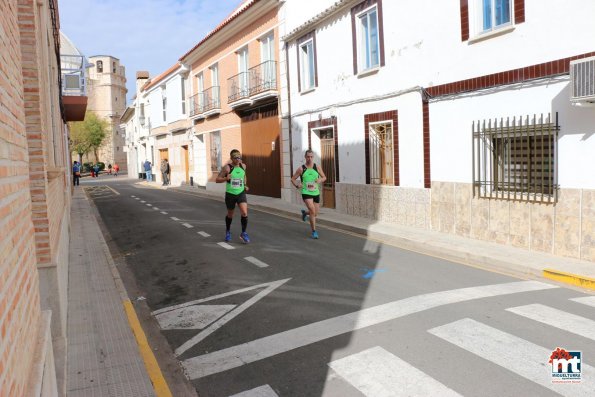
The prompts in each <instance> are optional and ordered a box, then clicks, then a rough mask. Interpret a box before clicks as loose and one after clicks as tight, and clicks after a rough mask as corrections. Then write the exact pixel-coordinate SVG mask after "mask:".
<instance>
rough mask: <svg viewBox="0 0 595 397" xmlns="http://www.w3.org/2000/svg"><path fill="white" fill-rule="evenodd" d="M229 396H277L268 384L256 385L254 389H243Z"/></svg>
mask: <svg viewBox="0 0 595 397" xmlns="http://www.w3.org/2000/svg"><path fill="white" fill-rule="evenodd" d="M229 397H279V395H278V394H277V393H275V391H274V390H273V389H272V388H271V386H269V385H264V386H260V387H257V388H255V389H251V390H247V391H243V392H241V393H238V394H234V395H233V396H229Z"/></svg>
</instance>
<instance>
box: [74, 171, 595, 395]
mask: <svg viewBox="0 0 595 397" xmlns="http://www.w3.org/2000/svg"><path fill="white" fill-rule="evenodd" d="M83 184H84V185H85V186H86V188H87V189H88V190H87V193H88V194H89V197H91V198H92V199H93V201H94V203H95V205H96V206H97V208H98V210H99V213H100V215H101V218H102V221H103V224H104V225H105V227H106V229H107V231H108V233H109V236H108V239H109V241H110V242H111V243H112V247H113V248H115V249H117V250H118V251H119V254H120V255H121V257H122V258H124V262H125V267H126V269H125V270H126V271H129V272H130V275H131V278H132V279H133V282H132V283H129V284H127V289H128V290H129V294H131V291H132V295H133V296H131V298H132V299H135V298H138V297H140V296H142V298H141V299H142V302H143V303H144V304H146V307H147V308H148V310H149V311H150V312H151V313H150V316H149V317H151V319H149V321H145V323H144V325H145V326H146V327H154V328H155V329H157V330H158V332H157V333H158V334H159V335H158V336H159V338H165V339H164V340H166V341H167V344H168V345H169V354H170V355H171V360H177V361H178V362H179V363H180V365H182V367H183V368H184V371H185V373H186V375H187V376H188V378H189V379H190V383H191V385H192V386H193V387H194V388H195V389H196V391H197V393H198V395H199V396H201V397H204V396H231V395H236V394H240V393H244V394H240V395H241V396H244V397H251V396H281V397H286V396H300V397H301V396H313V397H316V396H341V397H343V396H345V397H350V396H362V395H365V396H393V395H414V396H415V395H420V396H422V395H440V396H442V395H466V396H519V395H520V396H549V395H552V396H553V395H569V396H570V395H572V396H580V395H585V396H587V395H588V396H593V395H595V370H594V369H593V367H592V366H593V362H595V343H594V341H595V297H593V296H589V295H586V294H583V293H581V292H579V291H576V290H573V289H568V288H561V287H559V286H556V285H553V284H547V283H544V282H539V281H526V280H520V279H516V278H512V277H509V276H505V275H501V274H496V273H492V272H489V271H485V270H482V269H476V268H473V267H469V266H464V265H461V264H457V263H452V262H448V261H445V260H442V259H437V258H433V257H430V256H425V255H422V254H419V253H414V252H410V251H406V250H402V249H399V248H397V247H393V246H389V245H385V244H380V243H378V242H374V241H369V240H367V239H365V238H363V237H361V236H356V235H353V234H350V233H344V232H341V231H337V230H331V229H326V228H320V229H319V233H320V239H319V240H311V239H310V238H309V227H308V225H307V224H305V223H303V222H302V221H301V219H300V217H299V216H298V214H296V216H295V217H294V218H287V217H284V216H278V215H274V214H270V213H266V212H261V211H256V210H250V211H249V225H248V233H249V235H250V237H251V239H252V242H251V243H250V244H248V245H246V244H242V243H241V242H240V240H239V238H238V235H239V232H240V221H239V210H237V211H236V214H235V219H234V222H233V224H232V234H233V241H232V242H231V243H230V244H229V245H226V244H221V243H222V242H223V237H224V230H225V228H224V217H225V206H224V203H223V202H222V201H216V200H212V199H206V198H201V197H198V196H196V195H192V194H190V193H180V192H174V191H171V190H159V189H153V188H148V187H144V186H141V185H135V184H133V183H132V182H131V181H122V180H120V181H114V180H110V179H104V180H102V179H99V180H95V181H93V182H91V183H89V182H85V183H83ZM248 197H249V198H248V200H250V196H248ZM155 207H157V209H156V208H155ZM576 298H579V299H578V300H571V299H576ZM155 334H156V333H155V332H153V335H155ZM150 335H151V332H149V336H150ZM159 338H157V337H155V339H159ZM155 339H151V337H150V342H151V343H153V342H154V343H156V344H158V343H159V342H158V341H157V340H155ZM557 347H561V348H565V349H566V350H568V351H580V352H581V360H582V362H581V364H582V365H581V372H580V375H581V376H582V379H581V383H574V384H572V383H553V380H559V379H560V378H555V379H554V378H553V377H552V366H551V364H549V363H548V360H549V356H550V354H551V352H552V351H553V350H555V349H556V348H557ZM574 376H576V371H575V375H574ZM565 379H567V378H565Z"/></svg>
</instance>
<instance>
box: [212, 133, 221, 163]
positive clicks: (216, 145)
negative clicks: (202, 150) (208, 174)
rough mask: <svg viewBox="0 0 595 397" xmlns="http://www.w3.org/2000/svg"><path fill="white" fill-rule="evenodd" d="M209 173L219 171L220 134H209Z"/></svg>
mask: <svg viewBox="0 0 595 397" xmlns="http://www.w3.org/2000/svg"><path fill="white" fill-rule="evenodd" d="M211 171H213V172H219V171H221V133H220V132H219V131H216V132H211Z"/></svg>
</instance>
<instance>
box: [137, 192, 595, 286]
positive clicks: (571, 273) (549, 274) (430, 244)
mask: <svg viewBox="0 0 595 397" xmlns="http://www.w3.org/2000/svg"><path fill="white" fill-rule="evenodd" d="M139 183H141V184H143V185H147V186H151V187H155V188H161V189H163V187H161V186H158V185H157V184H149V183H147V182H139ZM167 189H171V190H178V191H184V192H188V193H192V194H196V195H200V196H203V197H209V198H212V199H217V200H221V201H223V194H222V193H219V192H212V191H207V190H205V189H204V188H198V187H193V186H180V187H167ZM248 202H249V205H250V208H254V209H259V210H262V211H266V212H271V213H275V214H279V215H286V216H291V217H298V216H299V213H300V209H302V208H304V207H303V206H300V205H296V204H291V203H288V202H286V201H284V200H281V199H277V198H271V197H263V196H254V195H249V197H248ZM317 223H318V224H319V225H321V226H327V227H333V228H337V229H341V230H347V231H350V232H353V233H357V234H361V235H364V236H367V237H368V238H371V239H374V240H379V241H382V242H385V243H389V244H392V245H395V246H398V247H401V248H404V249H408V250H411V251H415V252H419V253H422V254H427V255H431V256H435V257H439V258H443V259H447V260H451V261H454V262H459V263H464V264H467V265H471V266H478V267H481V268H485V269H489V270H493V271H498V272H500V273H504V274H509V275H513V276H517V277H523V278H527V277H531V278H536V277H537V278H546V279H549V280H553V281H557V282H562V283H565V284H569V285H573V286H577V287H581V288H586V289H590V290H595V263H594V262H588V261H583V260H578V259H573V258H564V257H560V256H555V255H551V254H546V253H541V252H536V251H529V250H525V249H521V248H516V247H512V246H507V245H503V244H497V243H491V242H488V241H482V240H475V239H470V238H466V237H461V236H457V235H454V234H447V233H440V232H435V231H431V230H424V229H417V228H413V227H407V226H401V225H396V224H393V223H387V222H379V221H373V220H370V219H366V218H361V217H356V216H351V215H345V214H342V213H340V212H338V211H336V210H334V209H329V208H321V211H320V215H319V217H318V218H317Z"/></svg>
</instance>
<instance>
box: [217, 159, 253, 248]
mask: <svg viewBox="0 0 595 397" xmlns="http://www.w3.org/2000/svg"><path fill="white" fill-rule="evenodd" d="M229 155H230V157H231V159H230V161H231V162H230V163H227V164H225V166H223V168H222V169H221V172H219V175H217V179H215V181H216V182H217V183H223V182H225V183H226V186H225V206H226V207H227V215H226V216H225V241H227V242H229V241H231V230H230V229H231V222H232V221H233V213H234V210H235V207H236V204H237V205H238V207H240V215H241V218H240V219H241V222H242V233H240V240H242V241H243V242H244V244H248V243H249V242H250V237H248V233H246V228H247V227H248V199H247V198H246V192H247V191H248V190H250V188H248V186H246V164H244V163H242V155H241V154H240V151H239V150H237V149H234V150H232V151H231V152H230V153H229Z"/></svg>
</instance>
